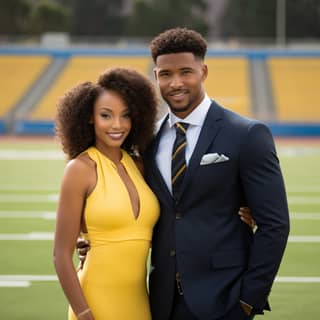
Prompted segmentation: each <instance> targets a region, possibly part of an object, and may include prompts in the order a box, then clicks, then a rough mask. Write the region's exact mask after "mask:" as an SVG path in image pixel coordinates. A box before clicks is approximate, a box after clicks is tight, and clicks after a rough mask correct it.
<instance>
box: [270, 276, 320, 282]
mask: <svg viewBox="0 0 320 320" xmlns="http://www.w3.org/2000/svg"><path fill="white" fill-rule="evenodd" d="M275 281H276V282H287V283H320V277H276V279H275Z"/></svg>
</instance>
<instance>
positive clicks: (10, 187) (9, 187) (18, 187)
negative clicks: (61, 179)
mask: <svg viewBox="0 0 320 320" xmlns="http://www.w3.org/2000/svg"><path fill="white" fill-rule="evenodd" d="M58 189H59V184H57V185H54V184H41V185H30V184H24V185H23V184H0V191H52V192H57V191H58Z"/></svg>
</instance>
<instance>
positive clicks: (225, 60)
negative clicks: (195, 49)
mask: <svg viewBox="0 0 320 320" xmlns="http://www.w3.org/2000/svg"><path fill="white" fill-rule="evenodd" d="M206 64H207V66H208V69H209V74H208V78H207V80H206V81H205V89H206V91H207V93H208V95H209V96H210V97H211V98H213V99H214V100H216V101H217V102H218V103H220V104H222V105H223V106H225V107H226V108H228V109H231V110H233V111H235V112H237V113H240V114H241V115H243V116H246V117H251V116H252V113H251V99H250V82H249V67H248V60H247V59H246V58H234V57H232V58H229V57H221V58H220V57H208V58H207V59H206Z"/></svg>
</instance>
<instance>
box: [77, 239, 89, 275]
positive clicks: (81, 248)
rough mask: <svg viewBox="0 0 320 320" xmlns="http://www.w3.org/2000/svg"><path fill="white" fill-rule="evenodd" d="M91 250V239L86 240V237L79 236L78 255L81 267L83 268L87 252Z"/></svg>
mask: <svg viewBox="0 0 320 320" xmlns="http://www.w3.org/2000/svg"><path fill="white" fill-rule="evenodd" d="M89 250H90V242H89V240H86V239H84V238H80V237H79V238H78V239H77V255H78V258H79V260H80V266H79V269H82V268H83V265H84V262H85V260H86V257H87V253H88V251H89Z"/></svg>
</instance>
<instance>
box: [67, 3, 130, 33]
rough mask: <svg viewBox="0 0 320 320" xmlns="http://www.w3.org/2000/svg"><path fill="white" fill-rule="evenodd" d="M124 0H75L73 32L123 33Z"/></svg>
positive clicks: (73, 5)
mask: <svg viewBox="0 0 320 320" xmlns="http://www.w3.org/2000/svg"><path fill="white" fill-rule="evenodd" d="M123 2H124V1H123V0H108V1H105V0H91V1H87V0H74V1H73V2H72V10H73V17H72V33H73V34H76V35H90V36H102V35H103V36H104V35H108V36H110V35H112V36H113V35H122V34H123V31H124V24H125V17H124V16H123V15H122V6H123Z"/></svg>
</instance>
